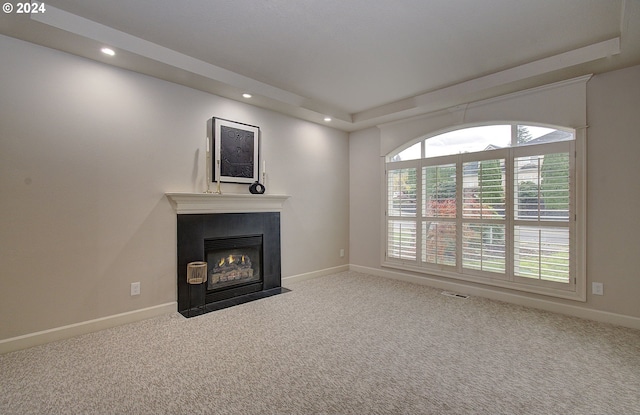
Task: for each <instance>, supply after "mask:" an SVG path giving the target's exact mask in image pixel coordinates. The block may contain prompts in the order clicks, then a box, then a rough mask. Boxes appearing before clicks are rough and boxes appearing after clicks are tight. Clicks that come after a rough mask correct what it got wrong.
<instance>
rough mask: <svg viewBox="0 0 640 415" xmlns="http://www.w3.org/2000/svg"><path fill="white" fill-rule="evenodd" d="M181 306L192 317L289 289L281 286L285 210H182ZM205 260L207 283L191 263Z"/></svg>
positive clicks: (183, 312)
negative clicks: (191, 273)
mask: <svg viewBox="0 0 640 415" xmlns="http://www.w3.org/2000/svg"><path fill="white" fill-rule="evenodd" d="M177 228H178V272H177V278H178V281H177V282H178V311H179V312H180V313H182V314H183V315H184V316H186V317H191V316H194V315H198V314H203V313H207V312H210V311H215V310H219V309H221V308H226V307H230V306H232V305H236V304H241V303H244V302H247V301H252V300H255V299H259V298H264V297H268V296H271V295H276V294H280V293H282V292H285V291H286V289H284V288H282V287H281V264H280V213H279V212H255V213H205V214H178V221H177ZM198 261H205V262H206V263H207V278H206V282H203V283H202V284H189V283H188V282H187V264H189V263H191V262H198Z"/></svg>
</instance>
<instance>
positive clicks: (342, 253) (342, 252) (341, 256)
mask: <svg viewBox="0 0 640 415" xmlns="http://www.w3.org/2000/svg"><path fill="white" fill-rule="evenodd" d="M340 258H344V249H341V250H340Z"/></svg>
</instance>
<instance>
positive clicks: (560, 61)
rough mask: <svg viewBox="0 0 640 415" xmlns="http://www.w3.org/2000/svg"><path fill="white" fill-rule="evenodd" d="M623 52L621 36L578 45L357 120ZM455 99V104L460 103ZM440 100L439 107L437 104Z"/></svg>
mask: <svg viewBox="0 0 640 415" xmlns="http://www.w3.org/2000/svg"><path fill="white" fill-rule="evenodd" d="M619 53H620V37H616V38H613V39H609V40H605V41H603V42H599V43H594V44H592V45H588V46H585V47H582V48H579V49H574V50H571V51H568V52H564V53H560V54H558V55H554V56H550V57H548V58H544V59H539V60H537V61H534V62H530V63H526V64H524V65H520V66H516V67H514V68H510V69H506V70H504V71H500V72H496V73H493V74H490V75H486V76H483V77H480V78H475V79H472V80H470V81H466V82H461V83H459V84H456V85H452V86H449V87H445V88H442V89H438V90H435V91H432V92H427V93H425V94H421V95H416V96H415V97H412V98H408V99H405V100H403V101H396V102H392V103H390V104H387V105H383V106H380V107H377V108H372V109H370V110H367V111H363V112H360V113H358V114H354V116H353V120H354V122H362V121H367V120H370V119H374V118H377V117H380V116H382V115H385V114H389V113H392V112H397V111H398V108H402V110H411V109H417V108H427V109H434V110H436V109H442V108H446V107H448V106H449V105H447V103H453V102H456V101H458V103H459V102H460V101H461V102H466V101H468V100H469V98H471V97H472V96H473V95H474V94H478V93H482V92H484V91H488V90H490V89H492V88H496V87H500V86H504V85H508V84H512V83H515V82H518V81H522V80H526V79H529V78H533V77H536V76H539V75H544V74H547V73H549V72H553V71H557V70H560V69H565V68H568V67H571V66H574V65H579V64H582V63H586V62H591V61H594V60H597V59H602V58H607V57H611V56H613V55H617V54H619ZM458 103H456V105H457V104H458ZM438 104H441V105H440V108H437V106H438Z"/></svg>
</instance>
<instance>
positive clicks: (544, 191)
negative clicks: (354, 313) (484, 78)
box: [383, 123, 584, 298]
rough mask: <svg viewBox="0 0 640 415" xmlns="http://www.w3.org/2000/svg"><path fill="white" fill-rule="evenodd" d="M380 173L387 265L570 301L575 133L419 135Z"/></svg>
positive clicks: (528, 130) (532, 128)
mask: <svg viewBox="0 0 640 415" xmlns="http://www.w3.org/2000/svg"><path fill="white" fill-rule="evenodd" d="M582 147H583V146H580V148H582ZM385 175H386V206H385V222H386V226H385V227H386V248H385V253H384V260H383V262H384V265H385V266H391V267H396V268H401V269H407V270H411V271H419V272H424V273H429V274H434V275H442V276H447V277H453V278H459V279H464V280H468V281H474V282H481V283H488V284H491V285H498V286H503V287H508V288H514V289H519V290H524V291H531V292H537V293H542V294H548V295H555V296H560V297H566V298H573V297H574V295H573V294H571V293H575V287H576V281H577V278H578V277H579V278H584V276H579V275H577V267H576V264H577V255H578V254H579V251H580V250H578V249H577V248H576V246H577V245H576V243H575V241H576V235H577V229H576V202H577V200H578V199H577V198H576V132H575V131H574V130H572V129H564V128H557V127H551V126H539V125H521V124H518V123H509V124H506V123H501V124H495V125H482V126H474V127H469V128H464V129H458V130H454V131H448V132H445V133H442V134H438V135H433V136H428V137H422V138H420V139H419V140H417V141H414V142H411V143H408V144H407V145H405V146H403V147H402V148H399V149H397V150H395V151H393V152H391V153H390V154H388V155H387V160H386V169H385Z"/></svg>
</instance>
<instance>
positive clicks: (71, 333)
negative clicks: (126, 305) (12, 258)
mask: <svg viewBox="0 0 640 415" xmlns="http://www.w3.org/2000/svg"><path fill="white" fill-rule="evenodd" d="M177 310H178V303H177V302H175V301H174V302H171V303H166V304H160V305H157V306H153V307H148V308H143V309H140V310H134V311H128V312H126V313H121V314H115V315H112V316H107V317H101V318H97V319H94V320H88V321H82V322H80V323H75V324H69V325H68V326H62V327H56V328H53V329H49V330H43V331H38V332H35V333H29V334H25V335H23V336H17V337H11V338H9V339H4V340H0V354H4V353H9V352H13V351H16V350H22V349H27V348H29V347H34V346H39V345H41V344H45V343H50V342H53V341H57V340H63V339H68V338H71V337H75V336H79V335H81V334H87V333H93V332H95V331H99V330H104V329H108V328H111V327H116V326H121V325H123V324H128V323H134V322H136V321H141V320H146V319H148V318H151V317H156V316H160V315H163V314H169V313H175V312H176V311H177Z"/></svg>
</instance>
